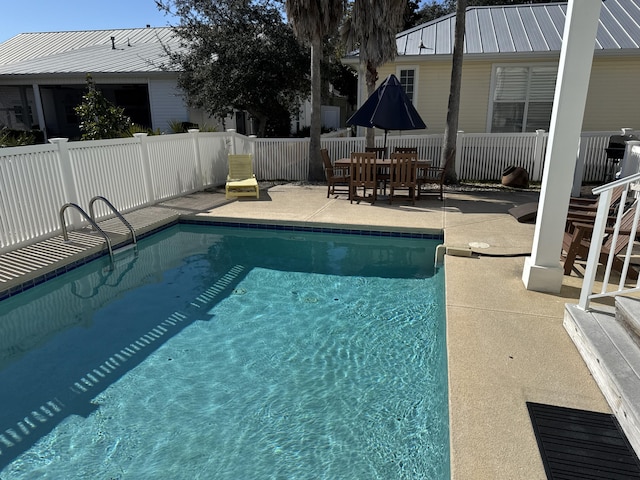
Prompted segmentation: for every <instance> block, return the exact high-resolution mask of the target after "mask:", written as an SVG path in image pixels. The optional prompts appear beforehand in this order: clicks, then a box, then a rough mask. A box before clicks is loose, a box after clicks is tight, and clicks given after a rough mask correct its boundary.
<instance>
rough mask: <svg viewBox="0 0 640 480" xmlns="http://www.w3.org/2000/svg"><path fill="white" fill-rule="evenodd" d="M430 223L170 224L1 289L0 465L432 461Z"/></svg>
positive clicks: (388, 467) (3, 474)
mask: <svg viewBox="0 0 640 480" xmlns="http://www.w3.org/2000/svg"><path fill="white" fill-rule="evenodd" d="M438 243H440V241H438V240H425V239H412V238H398V237H393V236H388V237H387V236H384V237H372V236H365V235H346V234H325V233H307V232H301V231H272V230H269V229H244V228H228V227H226V228H225V227H208V226H201V225H178V226H174V227H171V228H169V229H167V230H164V231H162V232H160V233H158V234H155V235H153V236H151V237H148V238H145V239H143V240H142V241H141V242H140V247H139V253H138V255H137V256H134V255H133V254H132V252H131V251H129V252H125V253H122V254H119V255H118V256H117V257H116V264H115V268H114V269H113V270H109V269H107V268H106V267H107V265H108V259H106V258H105V259H100V260H97V261H94V262H92V263H90V264H87V265H85V266H83V267H80V268H77V269H75V270H73V271H71V272H68V273H66V274H64V275H62V276H60V277H57V278H55V279H52V280H50V281H47V282H46V283H43V284H41V285H39V286H37V287H34V288H31V289H29V290H27V291H25V292H23V293H21V294H19V295H16V296H14V297H11V298H9V299H8V300H4V301H2V302H0V392H2V408H1V409H0V479H2V480H8V479H12V480H13V479H31V478H51V479H60V478H64V479H85V478H105V479H127V478H131V479H141V478H154V479H165V478H166V479H172V480H173V479H182V478H184V479H190V480H191V479H196V478H202V479H214V478H215V479H218V478H220V479H239V478H255V479H258V478H260V479H262V478H314V479H316V478H317V479H320V478H327V479H337V478H349V479H361V478H362V479H375V478H379V479H391V478H393V479H402V478H406V479H413V478H429V479H445V478H449V433H448V410H447V364H446V346H445V314H444V272H443V271H442V269H435V268H434V266H433V263H434V253H435V246H436V245H437V244H438Z"/></svg>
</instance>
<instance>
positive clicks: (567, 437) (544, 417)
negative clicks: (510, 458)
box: [527, 402, 640, 480]
mask: <svg viewBox="0 0 640 480" xmlns="http://www.w3.org/2000/svg"><path fill="white" fill-rule="evenodd" d="M527 408H528V409H529V416H530V417H531V423H532V424H533V430H534V432H535V435H536V440H537V441H538V448H539V449H540V454H541V456H542V462H543V463H544V469H545V472H546V473H547V478H548V479H549V480H557V479H563V480H572V479H576V480H578V479H580V480H585V479H594V480H595V479H602V480H604V479H606V480H616V479H618V480H623V479H624V480H627V479H632V478H637V479H640V462H639V461H638V457H637V456H636V454H635V452H634V451H633V449H632V448H631V445H630V444H629V441H628V440H627V437H626V436H625V434H624V433H623V431H622V429H621V428H620V425H619V424H618V422H617V420H616V419H615V417H614V416H613V415H609V414H606V413H598V412H589V411H586V410H575V409H572V408H565V407H557V406H554V405H544V404H540V403H531V402H527Z"/></svg>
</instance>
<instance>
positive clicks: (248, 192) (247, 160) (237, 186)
mask: <svg viewBox="0 0 640 480" xmlns="http://www.w3.org/2000/svg"><path fill="white" fill-rule="evenodd" d="M224 190H225V196H226V198H234V197H254V196H255V197H256V198H260V190H259V189H258V181H257V180H256V176H255V175H254V173H253V165H252V163H251V155H229V174H228V175H227V184H226V186H225V189H224Z"/></svg>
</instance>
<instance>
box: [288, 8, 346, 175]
mask: <svg viewBox="0 0 640 480" xmlns="http://www.w3.org/2000/svg"><path fill="white" fill-rule="evenodd" d="M286 1H287V3H286V5H287V16H288V18H289V20H290V21H291V23H292V25H293V30H294V32H295V34H296V35H297V37H298V38H299V39H301V40H302V41H304V42H307V43H309V44H310V45H311V131H310V135H309V136H310V141H309V179H310V180H322V179H323V178H324V173H323V165H322V158H321V157H320V134H321V129H322V116H321V108H322V107H321V105H322V88H321V86H322V73H321V68H320V66H321V62H322V50H323V45H322V40H323V39H324V38H325V37H326V36H327V35H329V34H331V33H333V32H334V31H336V30H337V29H338V25H339V24H340V21H341V20H342V13H343V4H344V0H324V1H317V0H286Z"/></svg>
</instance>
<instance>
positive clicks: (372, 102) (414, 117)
mask: <svg viewBox="0 0 640 480" xmlns="http://www.w3.org/2000/svg"><path fill="white" fill-rule="evenodd" d="M347 125H358V126H360V127H368V128H372V127H376V128H381V129H383V130H384V146H385V147H386V146H387V133H388V132H389V130H419V129H422V128H427V125H426V124H425V123H424V122H423V121H422V118H420V114H419V113H418V111H417V110H416V109H415V107H414V106H413V104H412V103H411V100H409V97H407V94H406V93H405V92H404V89H403V88H402V85H401V84H400V81H399V80H398V78H397V77H396V76H395V75H389V76H388V77H387V79H386V80H385V81H384V82H382V84H381V85H380V86H379V87H378V88H376V90H375V91H374V92H373V93H372V94H371V95H370V96H369V98H368V99H367V101H366V102H364V103H363V104H362V106H361V107H360V108H359V109H358V110H357V111H356V112H355V113H354V114H353V115H351V117H349V119H348V120H347Z"/></svg>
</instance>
